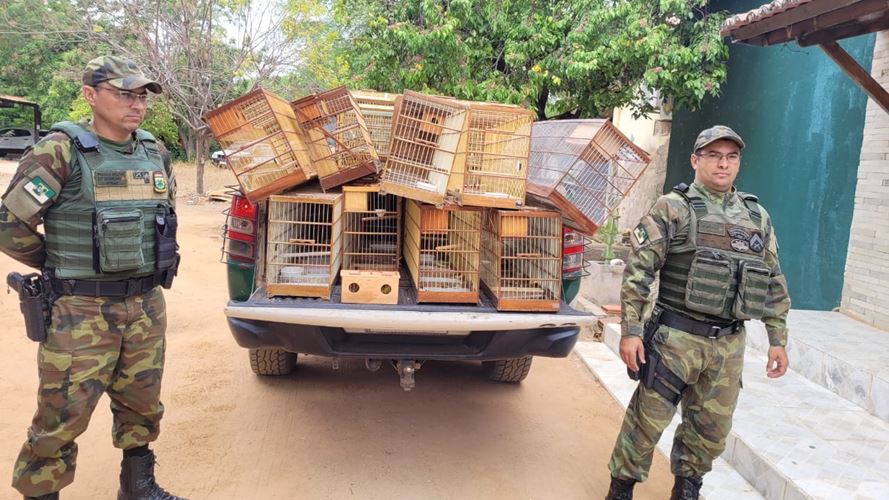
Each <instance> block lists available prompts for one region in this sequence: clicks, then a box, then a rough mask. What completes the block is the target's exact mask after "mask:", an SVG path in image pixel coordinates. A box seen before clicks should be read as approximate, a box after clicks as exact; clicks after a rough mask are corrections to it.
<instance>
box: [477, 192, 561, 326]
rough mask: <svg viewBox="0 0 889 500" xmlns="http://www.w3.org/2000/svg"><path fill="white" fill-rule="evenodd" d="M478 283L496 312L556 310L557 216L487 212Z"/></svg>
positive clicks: (558, 294) (558, 272)
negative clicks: (479, 280) (487, 293)
mask: <svg viewBox="0 0 889 500" xmlns="http://www.w3.org/2000/svg"><path fill="white" fill-rule="evenodd" d="M483 227H484V229H483V235H482V267H481V279H482V283H483V284H484V286H485V288H486V289H487V290H488V292H490V294H491V297H492V298H493V299H494V305H495V306H496V307H497V310H498V311H558V310H559V301H560V300H561V295H562V294H561V290H562V216H561V214H559V213H558V212H553V211H548V210H536V209H524V210H488V211H487V212H486V214H485V222H484V226H483Z"/></svg>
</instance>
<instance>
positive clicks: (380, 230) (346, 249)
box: [343, 184, 402, 271]
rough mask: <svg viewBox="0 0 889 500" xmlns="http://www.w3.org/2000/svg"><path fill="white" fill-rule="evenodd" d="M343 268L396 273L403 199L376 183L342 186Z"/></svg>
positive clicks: (399, 250) (399, 253)
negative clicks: (383, 190) (385, 192)
mask: <svg viewBox="0 0 889 500" xmlns="http://www.w3.org/2000/svg"><path fill="white" fill-rule="evenodd" d="M343 198H344V205H345V206H344V224H343V269H345V270H350V271H351V270H356V271H398V270H399V269H400V262H401V210H402V208H401V207H402V199H401V198H399V197H397V196H395V195H390V194H381V193H380V185H379V184H367V185H352V186H343Z"/></svg>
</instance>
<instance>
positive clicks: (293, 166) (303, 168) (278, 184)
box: [204, 89, 315, 203]
mask: <svg viewBox="0 0 889 500" xmlns="http://www.w3.org/2000/svg"><path fill="white" fill-rule="evenodd" d="M204 120H205V121H206V122H207V124H208V125H209V127H210V131H211V132H212V133H213V136H214V137H215V138H216V142H218V143H219V146H220V147H221V148H222V150H223V151H224V153H225V160H226V162H227V163H228V165H229V166H230V167H231V170H232V172H233V173H234V174H235V177H236V178H237V179H238V184H240V185H241V190H242V192H243V193H244V195H245V196H247V199H249V200H250V201H251V202H254V203H255V202H256V201H258V200H261V199H263V198H265V197H267V196H269V195H270V194H272V193H278V192H281V191H283V190H285V189H287V188H289V187H293V186H296V185H299V184H302V183H303V182H305V181H306V180H308V179H310V178H312V177H314V176H315V171H314V169H313V168H312V164H311V161H310V160H309V156H308V153H307V148H306V144H305V143H304V142H303V139H302V137H301V136H300V134H299V131H298V128H297V126H296V121H295V116H294V113H293V110H292V109H291V108H290V104H289V103H288V102H287V101H285V100H284V99H281V98H280V97H278V96H276V95H274V94H272V93H270V92H267V91H265V90H262V89H259V90H255V91H253V92H250V93H248V94H245V95H244V96H242V97H240V98H238V99H235V100H234V101H231V102H229V103H227V104H225V105H223V106H220V107H219V108H217V109H215V110H213V111H210V112H209V113H207V114H206V115H204Z"/></svg>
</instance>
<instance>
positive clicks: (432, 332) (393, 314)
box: [223, 192, 594, 390]
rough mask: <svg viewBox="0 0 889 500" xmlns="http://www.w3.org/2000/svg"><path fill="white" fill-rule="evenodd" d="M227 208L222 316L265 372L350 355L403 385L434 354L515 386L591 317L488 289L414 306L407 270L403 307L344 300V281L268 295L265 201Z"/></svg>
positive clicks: (567, 344) (564, 347) (237, 197)
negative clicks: (509, 303)
mask: <svg viewBox="0 0 889 500" xmlns="http://www.w3.org/2000/svg"><path fill="white" fill-rule="evenodd" d="M225 213H226V224H225V226H224V228H223V230H224V232H225V235H224V239H225V244H224V247H223V261H224V263H225V264H226V266H227V277H228V289H229V297H230V300H229V302H228V304H227V306H226V308H225V315H226V317H227V320H228V325H229V328H230V329H231V333H232V335H233V336H234V338H235V341H236V342H237V343H238V344H239V345H240V346H241V347H244V348H246V349H248V351H249V359H250V367H251V368H252V370H253V372H254V373H256V374H258V375H286V374H289V373H291V372H292V371H293V370H294V368H295V366H296V362H297V357H298V355H299V354H309V355H315V356H324V357H328V358H331V359H332V360H333V366H334V368H336V367H337V366H338V363H339V360H340V359H344V358H359V359H364V360H365V364H366V366H367V368H368V369H370V370H372V371H376V370H377V369H379V368H380V367H381V366H382V364H383V363H389V364H391V365H392V367H393V368H394V369H395V371H396V372H397V373H398V375H399V378H400V383H401V386H402V388H403V389H405V390H410V389H412V388H413V387H414V385H415V378H414V374H415V373H416V371H417V370H419V369H420V367H421V366H422V365H423V363H424V362H425V361H427V360H439V361H458V360H459V361H479V362H481V364H482V366H483V368H484V372H485V373H486V375H487V377H488V378H489V379H491V380H493V381H497V382H512V383H515V382H520V381H521V380H523V379H524V378H525V377H527V375H528V372H529V370H530V369H531V363H532V360H533V356H547V357H566V356H568V354H569V353H570V352H571V350H572V348H573V347H574V344H575V343H576V342H577V338H578V335H579V332H580V328H581V327H582V326H584V325H589V324H591V323H592V322H593V321H594V318H593V317H592V316H590V315H588V314H586V313H580V312H577V311H575V310H573V309H571V308H570V307H569V306H568V305H566V304H565V303H564V302H563V303H562V304H561V306H560V309H559V310H558V311H557V312H548V313H536V312H500V311H498V310H497V309H496V308H495V307H494V305H493V304H492V301H491V299H490V297H488V296H487V295H485V294H484V292H483V293H482V294H481V299H480V300H479V302H478V303H477V304H469V305H466V304H421V303H417V301H416V292H415V289H414V288H413V285H412V283H411V282H410V280H409V279H406V278H405V276H406V275H407V273H405V272H402V275H401V276H402V279H401V281H400V282H399V291H398V293H399V298H398V303H397V304H396V305H382V304H344V303H342V302H341V301H340V297H341V294H340V287H339V285H336V286H335V287H334V288H333V290H332V293H331V296H330V299H329V300H325V299H318V298H300V297H271V296H269V294H268V292H267V288H266V280H265V278H264V268H265V266H264V264H263V262H264V254H265V240H264V238H265V232H266V224H265V221H266V220H267V203H266V202H260V203H257V204H252V203H250V202H249V201H247V199H246V198H244V197H243V196H241V194H240V193H237V192H235V193H234V194H233V196H232V201H231V206H230V207H229V208H228V209H227V210H226V212H225ZM574 238H575V239H574V240H572V241H576V233H575V235H574ZM578 257H580V255H578Z"/></svg>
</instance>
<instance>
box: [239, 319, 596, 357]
mask: <svg viewBox="0 0 889 500" xmlns="http://www.w3.org/2000/svg"><path fill="white" fill-rule="evenodd" d="M228 325H229V328H230V329H231V332H232V335H233V336H234V338H235V341H236V342H237V343H238V345H240V346H241V347H245V348H258V347H276V348H280V349H284V350H286V351H290V352H298V353H303V354H314V355H318V356H329V357H355V358H379V359H397V358H405V359H423V360H443V361H454V360H476V361H490V360H497V359H510V358H519V357H522V356H527V355H533V356H546V357H552V358H563V357H565V356H567V355H568V353H570V352H571V349H572V348H573V347H574V344H575V343H576V342H577V338H578V335H579V334H580V327H579V326H559V327H550V328H527V329H515V330H484V331H469V332H464V333H460V334H454V333H449V334H441V335H436V334H428V333H427V334H411V333H409V332H399V333H385V332H380V333H369V332H367V331H366V330H365V331H363V332H361V333H350V332H349V331H347V330H345V329H343V328H336V327H325V326H314V325H299V324H290V323H280V322H272V321H264V320H255V319H244V318H238V317H232V316H229V317H228Z"/></svg>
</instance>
